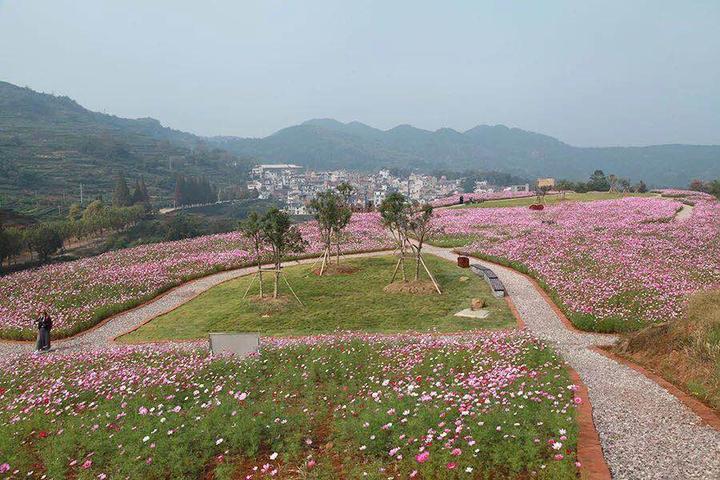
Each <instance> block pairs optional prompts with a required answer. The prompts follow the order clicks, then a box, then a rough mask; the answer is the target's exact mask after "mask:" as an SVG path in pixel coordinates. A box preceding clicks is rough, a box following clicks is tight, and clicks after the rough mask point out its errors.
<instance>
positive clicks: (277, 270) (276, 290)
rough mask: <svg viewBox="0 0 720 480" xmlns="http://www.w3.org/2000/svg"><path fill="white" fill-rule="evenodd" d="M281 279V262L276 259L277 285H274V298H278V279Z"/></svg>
mask: <svg viewBox="0 0 720 480" xmlns="http://www.w3.org/2000/svg"><path fill="white" fill-rule="evenodd" d="M279 280H280V262H278V261H275V285H274V287H273V298H278V281H279Z"/></svg>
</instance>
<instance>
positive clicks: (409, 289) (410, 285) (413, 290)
mask: <svg viewBox="0 0 720 480" xmlns="http://www.w3.org/2000/svg"><path fill="white" fill-rule="evenodd" d="M383 291H384V292H386V293H410V294H412V295H432V294H437V290H435V285H433V284H432V282H431V281H430V280H418V281H410V282H393V283H391V284H390V285H388V286H387V287H385V288H383Z"/></svg>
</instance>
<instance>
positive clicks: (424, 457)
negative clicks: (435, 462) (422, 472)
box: [415, 450, 430, 463]
mask: <svg viewBox="0 0 720 480" xmlns="http://www.w3.org/2000/svg"><path fill="white" fill-rule="evenodd" d="M429 458H430V452H428V451H427V450H426V451H424V452H421V453H418V454H417V455H415V460H417V462H418V463H425V462H427V461H428V459H429Z"/></svg>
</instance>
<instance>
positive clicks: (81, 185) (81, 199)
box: [80, 183, 83, 206]
mask: <svg viewBox="0 0 720 480" xmlns="http://www.w3.org/2000/svg"><path fill="white" fill-rule="evenodd" d="M82 204H83V184H82V183H81V184H80V206H82Z"/></svg>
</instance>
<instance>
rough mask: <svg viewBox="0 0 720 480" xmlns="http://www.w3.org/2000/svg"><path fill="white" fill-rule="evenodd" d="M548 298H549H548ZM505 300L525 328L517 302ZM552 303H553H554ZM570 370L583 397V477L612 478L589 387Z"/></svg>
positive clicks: (579, 445) (580, 416)
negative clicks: (601, 442) (594, 419)
mask: <svg viewBox="0 0 720 480" xmlns="http://www.w3.org/2000/svg"><path fill="white" fill-rule="evenodd" d="M546 300H547V299H546ZM505 301H506V302H507V304H508V307H510V311H511V312H512V314H513V315H514V316H515V320H517V325H518V328H520V329H523V328H525V322H524V321H523V319H522V317H521V316H520V313H519V312H518V311H517V308H515V304H514V303H513V301H512V299H511V298H510V297H509V296H506V297H505ZM548 303H550V305H553V303H551V302H548ZM566 368H567V369H568V372H569V373H570V379H571V380H572V382H573V383H574V384H575V385H577V387H578V389H577V391H576V392H575V395H576V396H578V397H580V398H581V399H582V403H580V404H579V405H578V406H577V422H578V429H579V435H578V442H577V461H578V462H580V473H581V478H583V479H584V480H611V479H612V476H611V475H610V468H609V467H608V464H607V462H606V461H605V455H603V451H602V445H601V444H600V435H599V434H598V431H597V429H596V428H595V423H594V422H593V417H592V404H591V403H590V396H589V395H588V389H587V387H586V386H585V384H584V383H583V381H582V380H581V379H580V375H578V373H577V372H576V371H575V370H573V368H572V367H570V366H569V365H566Z"/></svg>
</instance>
